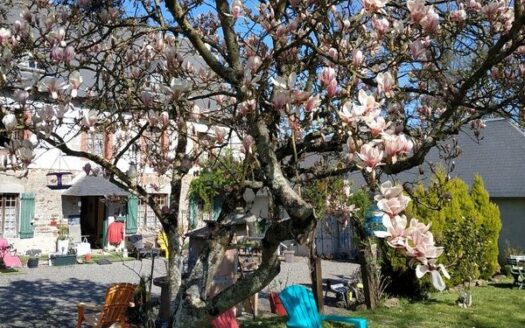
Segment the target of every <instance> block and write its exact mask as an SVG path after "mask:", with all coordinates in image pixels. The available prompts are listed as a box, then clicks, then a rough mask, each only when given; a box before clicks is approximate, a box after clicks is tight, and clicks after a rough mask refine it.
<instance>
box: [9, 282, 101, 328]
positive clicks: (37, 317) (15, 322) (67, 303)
mask: <svg viewBox="0 0 525 328" xmlns="http://www.w3.org/2000/svg"><path fill="white" fill-rule="evenodd" d="M106 288H107V285H104V284H99V283H95V282H93V281H90V280H80V279H75V278H71V279H69V280H66V281H63V282H60V283H57V282H53V281H51V280H49V279H41V280H36V281H28V280H17V281H13V282H11V283H10V285H8V286H5V287H0V309H1V310H0V327H12V328H18V327H20V328H22V327H74V326H75V325H76V318H77V306H76V305H77V303H79V302H94V303H99V304H102V303H103V302H104V295H105V292H106Z"/></svg>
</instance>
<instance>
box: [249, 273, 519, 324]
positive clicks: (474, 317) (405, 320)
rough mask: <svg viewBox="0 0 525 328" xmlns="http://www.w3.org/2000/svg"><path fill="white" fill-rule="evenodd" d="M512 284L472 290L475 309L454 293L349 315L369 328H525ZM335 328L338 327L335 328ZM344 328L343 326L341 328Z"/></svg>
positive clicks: (506, 283)
mask: <svg viewBox="0 0 525 328" xmlns="http://www.w3.org/2000/svg"><path fill="white" fill-rule="evenodd" d="M510 287H511V285H510V281H506V282H505V283H501V284H494V285H489V286H488V287H476V288H473V291H472V294H473V306H472V307H471V308H469V309H462V308H460V307H458V306H457V305H456V304H455V300H456V299H457V297H458V295H457V293H455V292H443V293H434V294H432V296H431V298H430V299H429V300H428V301H424V302H415V303H411V302H409V301H407V300H401V307H399V308H395V309H386V308H381V309H379V310H377V311H361V312H349V314H351V315H354V316H360V317H366V318H368V320H369V327H370V328H387V327H389V328H390V327H396V328H403V327H407V328H414V327H417V328H434V327H435V328H449V327H458V328H459V327H462V328H463V327H468V328H472V327H475V328H500V327H505V328H523V327H525V290H518V289H516V288H514V289H511V288H510ZM242 327H244V328H254V327H273V328H281V327H285V323H284V321H280V322H279V321H278V320H275V319H274V320H273V321H268V320H266V321H259V322H258V321H252V322H246V323H244V324H243V325H242ZM332 327H335V326H332ZM338 327H343V326H338Z"/></svg>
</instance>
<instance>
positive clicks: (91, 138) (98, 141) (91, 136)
mask: <svg viewBox="0 0 525 328" xmlns="http://www.w3.org/2000/svg"><path fill="white" fill-rule="evenodd" d="M86 142H87V152H88V153H91V154H94V155H98V156H104V134H103V133H88V135H87V140H86Z"/></svg>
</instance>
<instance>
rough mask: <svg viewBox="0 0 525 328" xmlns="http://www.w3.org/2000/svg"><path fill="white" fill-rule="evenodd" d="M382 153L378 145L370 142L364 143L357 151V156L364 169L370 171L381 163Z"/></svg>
mask: <svg viewBox="0 0 525 328" xmlns="http://www.w3.org/2000/svg"><path fill="white" fill-rule="evenodd" d="M383 154H384V153H383V151H382V150H380V149H379V148H378V147H376V146H373V145H371V144H364V145H363V146H362V147H361V150H360V151H359V153H357V156H359V158H360V159H361V161H362V166H363V167H364V168H365V169H366V171H368V172H372V171H373V170H374V169H375V168H376V167H377V166H379V165H381V161H382V160H383Z"/></svg>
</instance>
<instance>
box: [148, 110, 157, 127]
mask: <svg viewBox="0 0 525 328" xmlns="http://www.w3.org/2000/svg"><path fill="white" fill-rule="evenodd" d="M159 121H160V117H159V115H158V114H157V112H155V111H154V110H152V109H150V110H149V111H148V122H149V125H150V126H157V124H159Z"/></svg>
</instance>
